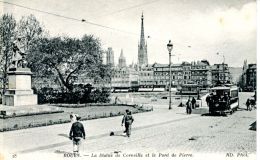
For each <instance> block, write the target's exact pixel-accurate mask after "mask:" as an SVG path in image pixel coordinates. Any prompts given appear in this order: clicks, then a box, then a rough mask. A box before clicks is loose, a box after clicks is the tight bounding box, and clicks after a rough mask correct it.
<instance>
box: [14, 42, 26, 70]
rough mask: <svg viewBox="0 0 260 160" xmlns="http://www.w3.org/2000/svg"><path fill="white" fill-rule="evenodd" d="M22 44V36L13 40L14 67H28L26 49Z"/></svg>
mask: <svg viewBox="0 0 260 160" xmlns="http://www.w3.org/2000/svg"><path fill="white" fill-rule="evenodd" d="M24 47H25V46H24V45H23V44H22V39H21V38H20V37H18V38H17V40H16V41H14V42H13V56H12V64H13V67H12V68H26V67H27V61H26V60H25V56H26V53H25V49H24Z"/></svg>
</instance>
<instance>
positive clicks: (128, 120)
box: [122, 109, 134, 137]
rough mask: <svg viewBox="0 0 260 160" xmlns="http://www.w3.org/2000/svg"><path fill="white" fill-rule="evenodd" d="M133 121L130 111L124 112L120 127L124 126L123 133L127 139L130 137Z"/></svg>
mask: <svg viewBox="0 0 260 160" xmlns="http://www.w3.org/2000/svg"><path fill="white" fill-rule="evenodd" d="M133 121H134V118H133V116H132V113H131V111H129V110H128V109H127V110H126V114H125V115H124V117H123V119H122V126H123V125H124V124H125V131H124V132H126V135H127V137H130V135H131V126H132V123H133Z"/></svg>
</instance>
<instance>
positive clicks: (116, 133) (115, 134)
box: [109, 132, 126, 137]
mask: <svg viewBox="0 0 260 160" xmlns="http://www.w3.org/2000/svg"><path fill="white" fill-rule="evenodd" d="M109 135H110V136H122V137H126V135H124V134H122V133H119V132H110V134H109Z"/></svg>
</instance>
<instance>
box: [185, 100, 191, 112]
mask: <svg viewBox="0 0 260 160" xmlns="http://www.w3.org/2000/svg"><path fill="white" fill-rule="evenodd" d="M186 113H187V114H191V101H190V98H189V99H188V101H187V103H186Z"/></svg>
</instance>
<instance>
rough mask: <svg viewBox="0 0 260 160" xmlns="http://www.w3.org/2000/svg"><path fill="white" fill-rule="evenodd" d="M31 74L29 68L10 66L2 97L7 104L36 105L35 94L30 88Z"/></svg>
mask: <svg viewBox="0 0 260 160" xmlns="http://www.w3.org/2000/svg"><path fill="white" fill-rule="evenodd" d="M31 75H32V72H31V70H30V69H29V68H11V69H10V70H9V72H8V89H7V91H6V93H5V95H4V98H3V104H4V105H7V106H26V105H36V104H37V101H38V100H37V95H35V94H33V90H32V89H31V88H32V87H31V83H32V82H31Z"/></svg>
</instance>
